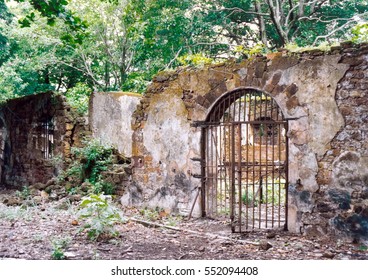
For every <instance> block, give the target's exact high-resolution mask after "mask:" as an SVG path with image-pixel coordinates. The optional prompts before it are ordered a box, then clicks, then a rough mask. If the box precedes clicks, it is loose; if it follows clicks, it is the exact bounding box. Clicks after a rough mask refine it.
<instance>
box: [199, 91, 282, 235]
mask: <svg viewBox="0 0 368 280" xmlns="http://www.w3.org/2000/svg"><path fill="white" fill-rule="evenodd" d="M201 126H202V140H201V141H202V142H201V143H202V144H201V145H202V147H201V162H202V176H201V177H202V214H203V216H208V217H213V218H221V217H227V218H228V217H230V220H231V228H232V231H233V232H241V231H245V230H250V229H256V228H280V227H284V228H285V229H286V228H287V200H288V193H287V182H288V138H287V135H286V134H287V133H286V132H287V129H288V128H287V126H288V123H287V120H286V119H285V118H284V116H283V113H282V111H281V110H280V108H279V106H278V104H277V103H276V102H275V100H274V99H273V98H272V97H271V96H270V95H268V94H266V93H264V92H261V91H258V90H254V89H238V90H235V91H232V92H229V93H226V94H225V95H223V96H222V97H221V98H219V100H218V101H217V102H216V103H215V105H214V106H213V107H212V109H211V110H210V112H209V114H208V116H207V119H206V121H205V122H203V123H201Z"/></svg>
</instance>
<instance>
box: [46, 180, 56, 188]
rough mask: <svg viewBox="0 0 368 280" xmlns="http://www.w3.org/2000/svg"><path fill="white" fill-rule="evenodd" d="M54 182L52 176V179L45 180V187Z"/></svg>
mask: <svg viewBox="0 0 368 280" xmlns="http://www.w3.org/2000/svg"><path fill="white" fill-rule="evenodd" d="M55 182H56V180H55V178H52V179H50V180H48V181H47V182H46V184H45V187H46V188H47V187H49V186H51V185H54V184H55Z"/></svg>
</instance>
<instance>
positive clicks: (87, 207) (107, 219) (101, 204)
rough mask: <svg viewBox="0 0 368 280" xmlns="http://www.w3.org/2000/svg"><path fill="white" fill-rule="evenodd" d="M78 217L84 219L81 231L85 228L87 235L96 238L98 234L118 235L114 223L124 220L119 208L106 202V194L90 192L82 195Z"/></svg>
mask: <svg viewBox="0 0 368 280" xmlns="http://www.w3.org/2000/svg"><path fill="white" fill-rule="evenodd" d="M80 207H81V210H80V212H79V217H80V218H81V219H84V220H85V224H84V226H83V227H82V228H81V231H83V230H87V237H88V238H89V239H91V240H94V241H95V240H97V239H98V238H99V237H100V236H102V235H104V236H105V237H114V236H117V235H118V232H117V231H116V229H115V225H116V223H119V222H124V219H123V218H122V217H121V215H120V213H119V209H118V208H117V207H115V206H113V205H111V204H110V203H109V202H108V199H107V196H105V195H103V194H100V195H96V194H91V195H89V196H87V197H84V199H83V200H82V202H81V204H80Z"/></svg>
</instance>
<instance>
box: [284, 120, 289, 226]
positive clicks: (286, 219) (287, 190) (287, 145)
mask: <svg viewBox="0 0 368 280" xmlns="http://www.w3.org/2000/svg"><path fill="white" fill-rule="evenodd" d="M284 127H285V161H284V164H285V168H284V170H285V225H284V230H288V213H289V209H288V207H289V187H288V186H289V137H288V136H287V134H288V133H287V132H288V130H289V123H288V121H285V125H284Z"/></svg>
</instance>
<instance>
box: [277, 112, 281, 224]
mask: <svg viewBox="0 0 368 280" xmlns="http://www.w3.org/2000/svg"><path fill="white" fill-rule="evenodd" d="M277 111H279V108H277ZM277 134H278V142H279V148H278V152H279V161H280V166H279V168H278V176H279V183H278V185H279V188H278V204H279V205H278V211H279V213H278V214H279V219H278V220H279V227H280V226H281V173H282V170H281V169H282V168H281V161H282V156H281V148H282V140H281V125H280V124H279V129H278V133H277Z"/></svg>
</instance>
